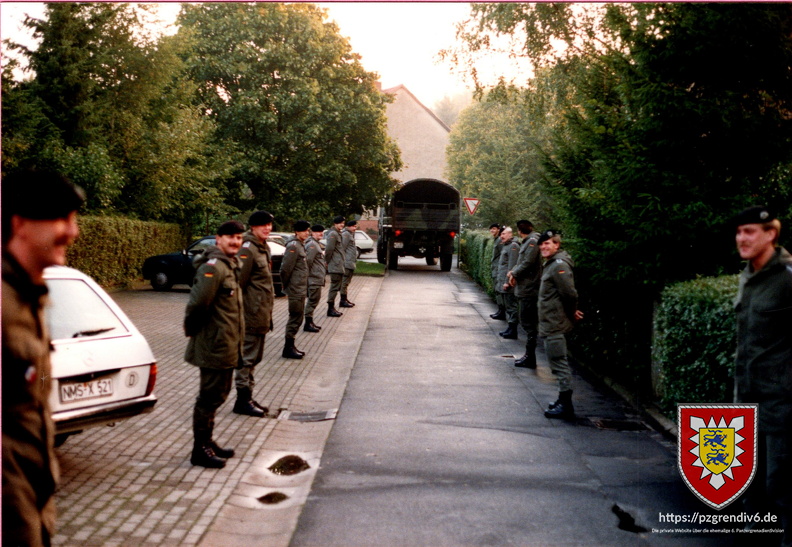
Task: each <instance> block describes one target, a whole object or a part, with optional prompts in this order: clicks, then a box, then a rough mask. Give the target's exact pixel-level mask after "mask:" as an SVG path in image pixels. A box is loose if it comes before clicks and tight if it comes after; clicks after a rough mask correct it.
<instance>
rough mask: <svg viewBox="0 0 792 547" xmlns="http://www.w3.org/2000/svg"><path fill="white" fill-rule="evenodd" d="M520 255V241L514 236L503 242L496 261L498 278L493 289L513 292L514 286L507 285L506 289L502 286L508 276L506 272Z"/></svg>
mask: <svg viewBox="0 0 792 547" xmlns="http://www.w3.org/2000/svg"><path fill="white" fill-rule="evenodd" d="M519 256H520V243H519V242H518V241H515V240H514V238H511V239H510V240H509V241H507V242H506V243H504V244H503V247H502V248H501V255H500V260H499V262H498V279H497V286H496V287H495V290H496V291H498V292H502V293H507V294H512V293H514V287H509V288H508V289H505V290H504V288H503V286H504V285H505V284H506V283H507V281H508V278H507V277H506V274H508V273H509V272H510V271H511V269H512V268H514V266H516V265H517V258H519Z"/></svg>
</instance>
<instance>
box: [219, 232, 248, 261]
mask: <svg viewBox="0 0 792 547" xmlns="http://www.w3.org/2000/svg"><path fill="white" fill-rule="evenodd" d="M215 240H216V245H217V247H218V248H219V249H220V250H221V251H223V252H224V253H225V255H226V256H234V255H235V254H237V252H239V248H240V247H242V234H226V235H222V236H217V237H216V238H215Z"/></svg>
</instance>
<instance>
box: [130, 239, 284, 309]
mask: <svg viewBox="0 0 792 547" xmlns="http://www.w3.org/2000/svg"><path fill="white" fill-rule="evenodd" d="M267 243H268V244H269V248H270V252H271V253H272V277H273V280H274V281H275V294H278V295H279V294H280V293H281V282H280V265H281V262H282V261H283V252H284V251H285V249H286V247H285V242H284V241H283V240H282V239H281V238H279V237H269V238H267ZM214 244H215V236H204V237H202V238H201V239H198V240H196V241H193V242H192V243H191V244H190V245H189V246H188V247H187V248H186V249H184V250H182V251H179V252H176V253H168V254H164V255H157V256H152V257H149V258H147V259H146V261H145V262H144V263H143V279H149V280H151V286H152V288H153V289H154V290H155V291H167V290H169V289H170V288H171V287H173V286H174V285H192V282H193V276H194V275H195V268H193V259H194V258H195V256H196V255H197V254H199V253H202V252H203V251H204V249H206V248H207V247H209V246H210V245H214Z"/></svg>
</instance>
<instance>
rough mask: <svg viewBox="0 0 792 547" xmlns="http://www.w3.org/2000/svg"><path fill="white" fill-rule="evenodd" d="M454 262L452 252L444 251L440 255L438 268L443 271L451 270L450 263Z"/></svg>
mask: <svg viewBox="0 0 792 547" xmlns="http://www.w3.org/2000/svg"><path fill="white" fill-rule="evenodd" d="M453 262H454V255H453V253H445V254H443V255H441V256H440V270H441V271H444V272H450V271H451V264H452V263H453Z"/></svg>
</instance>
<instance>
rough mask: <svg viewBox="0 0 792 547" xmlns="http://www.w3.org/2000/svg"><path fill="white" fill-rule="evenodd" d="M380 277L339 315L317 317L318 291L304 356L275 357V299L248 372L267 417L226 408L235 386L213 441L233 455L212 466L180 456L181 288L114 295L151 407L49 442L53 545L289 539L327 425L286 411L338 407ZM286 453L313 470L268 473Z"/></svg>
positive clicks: (185, 433)
mask: <svg viewBox="0 0 792 547" xmlns="http://www.w3.org/2000/svg"><path fill="white" fill-rule="evenodd" d="M381 283H382V278H375V277H361V276H358V277H355V278H354V279H353V281H352V284H351V286H350V299H351V300H352V301H353V302H355V303H356V304H357V305H356V307H355V308H353V309H344V310H342V311H344V312H345V313H344V316H343V317H341V318H337V319H333V318H329V317H326V316H325V311H326V309H327V308H326V305H325V304H324V295H323V300H322V304H321V305H320V308H319V309H318V310H317V314H316V316H315V321H316V322H317V323H318V324H320V325H321V326H322V327H323V329H322V331H321V332H320V333H317V334H312V333H306V332H303V331H302V330H301V331H300V333H299V334H298V336H297V347H298V348H300V349H301V350H303V351H305V352H306V353H307V355H306V356H305V358H304V359H302V360H290V359H283V358H282V357H281V356H280V354H281V351H282V349H283V332H284V327H285V323H286V319H287V315H288V314H287V310H286V306H287V302H286V299H285V298H279V299H276V302H275V311H274V317H275V328H274V331H273V332H272V333H270V334H269V335H268V337H267V343H266V346H265V353H264V358H263V361H262V364H260V365H259V366H258V367H257V369H256V378H257V382H258V385H257V386H256V388H255V390H254V397H255V399H256V400H258V401H259V402H261V403H262V404H264V405H265V406H268V407H269V408H270V415H269V417H268V418H264V419H256V418H251V417H246V416H240V415H237V414H233V413H232V412H231V408H232V406H233V401H234V397H235V393H234V392H233V390H232V393H231V395H230V396H229V400H228V401H226V403H225V404H224V405H223V406H222V407H221V408H220V409H219V410H218V413H217V421H216V425H215V438H216V440H218V443H219V444H220V445H221V446H230V447H233V448H234V449H235V450H236V456H235V457H234V458H231V459H230V460H228V463H227V465H226V467H225V468H224V469H221V470H210V469H204V468H202V467H194V466H192V465H191V464H190V462H189V456H190V450H191V448H192V441H193V439H192V409H193V404H194V401H195V396H196V395H197V391H198V371H197V370H196V368H195V367H193V366H192V365H188V364H186V363H185V362H184V359H183V355H184V349H185V347H186V343H187V339H186V338H185V337H184V334H183V331H182V320H183V316H184V308H185V306H186V304H187V300H188V297H189V291H188V290H187V289H186V288H183V289H181V290H179V289H176V290H174V291H171V292H164V293H160V292H154V291H152V290H150V289H140V290H133V291H124V292H117V293H114V294H113V295H112V296H113V298H114V299H115V300H116V302H117V303H118V304H119V305H120V306H121V307H122V308H123V309H124V311H125V312H126V313H127V314H128V315H129V317H130V318H131V319H132V321H133V322H134V323H135V325H136V326H137V327H138V329H139V330H140V331H141V332H142V333H143V334H144V335H145V336H146V338H147V339H148V341H149V344H150V345H151V347H152V350H153V352H154V355H155V356H156V358H157V363H158V376H157V384H156V387H155V393H156V394H157V397H158V399H159V400H158V402H157V405H156V406H155V408H154V411H153V412H152V413H150V414H147V415H144V416H138V417H136V418H133V419H131V420H127V421H125V422H121V423H119V424H117V425H115V426H114V427H100V428H94V429H89V430H87V431H85V432H83V433H81V434H79V435H76V436H73V437H70V438H69V439H68V440H67V441H66V443H65V444H64V445H63V446H62V447H60V448H59V449H58V453H59V456H60V463H61V483H60V488H59V491H58V493H57V504H58V530H57V533H56V535H55V537H54V540H53V543H54V544H55V545H68V546H76V545H91V546H93V545H103V546H104V545H107V546H110V545H123V546H133V545H152V546H153V545H201V546H215V545H222V546H232V545H246V546H247V545H253V544H255V545H263V546H267V545H272V546H285V545H288V543H289V540H290V538H291V535H292V533H293V531H294V527H295V526H296V523H297V518H298V517H299V512H300V510H301V508H302V505H303V503H304V501H305V498H306V497H307V495H308V492H309V490H310V486H311V482H312V481H313V477H314V475H315V473H316V469H317V467H318V463H319V458H320V456H321V452H322V449H323V447H324V443H325V441H326V440H327V436H328V435H329V433H330V428H331V427H332V423H333V422H332V420H331V419H330V420H323V421H310V422H307V421H299V420H295V419H294V418H295V417H297V416H296V415H298V414H300V413H302V414H303V415H304V414H305V413H311V412H317V411H324V410H332V409H337V408H338V407H339V405H340V402H341V398H342V396H343V393H344V388H345V386H346V383H347V380H348V378H349V374H350V372H351V369H352V366H353V364H354V362H355V358H356V355H357V352H358V349H359V347H360V344H361V342H362V339H363V334H364V332H365V330H366V326H367V324H368V319H369V316H370V314H371V310H372V307H373V305H374V302H375V300H376V295H377V293H378V291H379V288H380V285H381ZM325 290H326V289H325ZM279 411H291V414H292V419H282V418H283V417H284V416H287V415H288V414H289V413H288V412H280V413H279ZM278 416H280V418H281V419H278ZM286 455H295V456H298V457H300V458H301V459H302V460H303V461H305V462H307V463H308V465H309V466H310V468H309V469H308V470H307V471H303V472H301V473H299V474H297V475H292V476H289V475H278V474H275V473H273V472H271V471H270V470H269V469H268V468H269V467H270V466H271V465H272V464H273V463H275V462H276V461H278V460H279V459H280V458H282V457H283V456H286ZM268 495H269V496H268ZM259 498H263V499H264V500H265V501H269V502H271V501H277V500H278V499H282V501H280V502H278V503H264V502H263V501H260V500H259Z"/></svg>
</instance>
